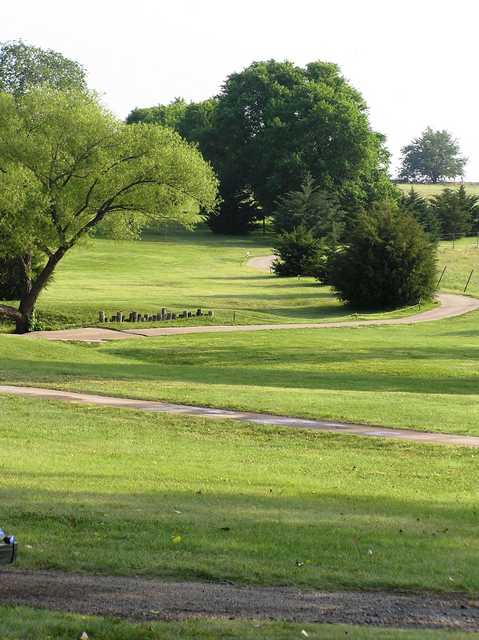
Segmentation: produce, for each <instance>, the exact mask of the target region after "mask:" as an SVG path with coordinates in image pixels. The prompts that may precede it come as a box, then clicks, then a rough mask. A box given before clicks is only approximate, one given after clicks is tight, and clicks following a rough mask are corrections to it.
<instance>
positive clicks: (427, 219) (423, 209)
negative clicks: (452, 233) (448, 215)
mask: <svg viewBox="0 0 479 640" xmlns="http://www.w3.org/2000/svg"><path fill="white" fill-rule="evenodd" d="M400 206H401V209H403V210H404V211H406V212H407V213H410V214H411V215H412V216H414V217H415V218H416V220H417V221H418V222H419V224H420V225H421V226H422V227H423V229H424V230H425V231H426V232H427V233H428V234H429V236H430V238H431V239H432V240H439V238H440V237H441V223H440V220H439V218H438V217H437V215H436V212H435V211H434V209H433V208H432V207H431V205H430V203H429V201H428V200H427V199H426V198H424V197H423V196H421V195H420V194H419V193H418V192H417V191H416V190H415V189H414V187H411V189H410V190H409V193H408V194H403V195H402V196H401V200H400Z"/></svg>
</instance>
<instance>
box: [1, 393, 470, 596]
mask: <svg viewBox="0 0 479 640" xmlns="http://www.w3.org/2000/svg"><path fill="white" fill-rule="evenodd" d="M0 412H1V415H2V421H1V426H0V437H1V441H2V447H1V449H0V477H1V478H2V484H1V487H0V498H1V499H0V522H2V525H3V526H4V527H8V529H9V531H12V532H14V533H15V534H16V535H17V536H18V539H19V541H20V552H19V566H20V567H34V568H55V569H64V570H72V571H73V570H74V571H85V572H89V573H91V572H98V573H105V574H127V575H128V574H134V575H153V576H163V577H169V578H174V579H208V580H233V581H240V582H247V583H257V584H289V585H299V586H302V587H316V588H326V589H338V588H339V589H342V588H346V589H356V588H409V589H434V590H439V591H451V590H453V591H454V590H460V591H463V590H468V591H473V592H475V591H478V590H479V575H478V573H477V571H476V559H477V554H478V553H479V548H478V539H477V535H476V533H477V526H478V517H479V516H478V512H477V452H476V451H475V450H473V449H468V448H462V449H461V448H452V447H451V448H450V447H446V448H445V447H441V446H431V445H429V446H419V445H417V444H409V443H398V442H391V441H383V440H381V439H365V438H357V437H351V436H349V437H348V436H336V435H334V436H333V435H328V434H320V433H314V432H306V431H305V432H301V431H299V432H292V431H290V430H287V429H279V428H271V427H259V426H257V425H256V426H252V425H247V424H244V425H242V424H237V423H230V422H227V421H211V420H210V421H208V420H205V419H198V418H197V419H192V418H185V417H178V416H176V417H175V416H167V415H158V414H156V415H155V414H147V413H141V412H134V411H129V410H116V409H98V408H97V407H87V406H79V405H65V404H63V403H55V402H49V401H39V400H31V399H30V400H27V399H20V398H8V397H0Z"/></svg>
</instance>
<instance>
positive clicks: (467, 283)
mask: <svg viewBox="0 0 479 640" xmlns="http://www.w3.org/2000/svg"><path fill="white" fill-rule="evenodd" d="M473 273H474V269H473V270H472V271H471V273H470V274H469V278H468V279H467V282H466V286H465V287H464V293H466V289H467V287H468V286H469V283H470V282H471V278H472V274H473Z"/></svg>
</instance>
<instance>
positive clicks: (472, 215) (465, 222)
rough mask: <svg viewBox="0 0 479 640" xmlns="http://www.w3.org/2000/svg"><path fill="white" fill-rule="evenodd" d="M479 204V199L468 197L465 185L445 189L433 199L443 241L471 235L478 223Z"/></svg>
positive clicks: (432, 205)
mask: <svg viewBox="0 0 479 640" xmlns="http://www.w3.org/2000/svg"><path fill="white" fill-rule="evenodd" d="M478 202H479V197H478V196H475V195H472V194H471V195H468V194H467V192H466V189H465V187H464V185H461V186H460V187H459V189H450V188H446V189H443V190H442V191H441V193H439V194H437V195H434V196H433V197H432V198H431V207H432V210H433V211H434V213H435V215H436V216H437V218H438V220H439V222H440V224H441V235H442V237H443V239H445V240H451V239H456V238H460V237H462V236H465V235H467V234H468V233H471V231H472V230H473V227H474V224H475V223H476V217H477V207H478Z"/></svg>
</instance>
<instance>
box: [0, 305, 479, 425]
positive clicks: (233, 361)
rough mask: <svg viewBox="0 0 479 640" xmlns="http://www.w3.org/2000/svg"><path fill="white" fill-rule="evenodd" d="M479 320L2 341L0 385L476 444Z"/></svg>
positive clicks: (477, 316) (468, 317)
mask: <svg viewBox="0 0 479 640" xmlns="http://www.w3.org/2000/svg"><path fill="white" fill-rule="evenodd" d="M478 322H479V314H478V313H471V314H468V315H466V316H463V317H458V318H453V319H450V320H444V321H440V322H431V323H423V324H418V325H401V326H381V327H362V328H357V329H342V328H338V329H334V328H331V329H319V330H314V329H309V330H286V331H285V330H281V331H259V332H254V333H242V332H238V333H234V334H231V333H230V334H227V333H226V334H225V333H223V334H222V333H214V334H190V335H177V336H163V337H158V338H135V339H131V340H127V341H119V342H111V343H105V344H102V345H99V346H98V345H97V346H92V345H88V344H85V343H77V344H72V343H52V342H47V341H45V340H39V339H35V338H26V337H20V336H0V381H1V382H3V383H12V384H24V385H30V386H32V385H33V386H45V387H52V388H59V389H70V390H75V391H88V392H92V393H102V394H111V395H119V396H126V397H135V398H145V399H160V400H169V401H173V402H184V403H190V404H197V405H201V404H204V405H209V406H213V407H224V408H233V409H249V410H252V411H264V412H271V413H276V414H287V415H293V416H303V417H313V418H332V419H335V420H345V421H353V422H354V421H356V422H364V423H370V424H379V425H386V426H393V427H394V426H396V427H409V428H414V429H426V430H434V431H442V432H449V433H462V434H470V435H479V426H478V425H479V402H478V400H479V391H478V390H479V349H478V342H477V339H478V335H479V329H478Z"/></svg>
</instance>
